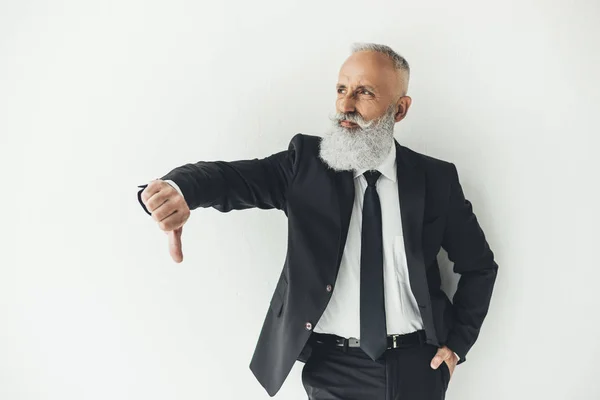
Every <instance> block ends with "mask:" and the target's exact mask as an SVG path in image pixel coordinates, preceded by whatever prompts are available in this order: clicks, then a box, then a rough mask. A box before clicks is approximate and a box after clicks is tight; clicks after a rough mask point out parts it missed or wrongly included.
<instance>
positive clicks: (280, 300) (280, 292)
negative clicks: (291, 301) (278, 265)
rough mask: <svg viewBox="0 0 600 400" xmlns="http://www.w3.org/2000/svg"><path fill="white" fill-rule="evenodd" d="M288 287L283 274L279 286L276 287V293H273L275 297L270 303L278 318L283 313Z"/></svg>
mask: <svg viewBox="0 0 600 400" xmlns="http://www.w3.org/2000/svg"><path fill="white" fill-rule="evenodd" d="M287 286H288V283H287V280H286V279H285V275H284V274H283V273H282V274H281V276H280V277H279V281H278V282H277V286H276V287H275V293H273V297H272V298H271V303H270V307H271V310H272V311H273V312H274V313H275V316H277V317H280V316H281V314H282V312H283V305H284V303H285V296H286V292H287Z"/></svg>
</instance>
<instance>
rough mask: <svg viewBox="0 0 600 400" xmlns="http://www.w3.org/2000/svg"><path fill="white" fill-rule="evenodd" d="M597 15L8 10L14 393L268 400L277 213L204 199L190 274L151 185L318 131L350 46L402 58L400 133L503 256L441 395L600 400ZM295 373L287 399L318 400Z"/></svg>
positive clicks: (1, 357)
mask: <svg viewBox="0 0 600 400" xmlns="http://www.w3.org/2000/svg"><path fill="white" fill-rule="evenodd" d="M599 19H600V3H599V2H598V1H596V0H588V1H585V0H582V1H542V0H538V1H533V0H528V1H523V0H520V1H516V0H510V1H508V0H503V1H496V2H489V1H488V2H484V1H474V0H473V1H453V2H447V1H442V0H439V1H418V2H417V1H412V2H408V1H389V2H382V1H372V0H370V1H368V2H367V1H362V2H357V1H343V2H341V1H339V2H333V1H330V2H326V1H315V2H292V1H275V0H271V1H237V2H217V1H214V2H202V3H200V2H196V1H188V2H184V1H181V0H171V1H163V2H158V1H141V0H140V1H135V0H120V1H95V2H92V1H75V0H65V1H47V2H44V1H24V0H21V1H16V0H14V1H9V0H2V1H0V133H1V139H0V149H1V150H0V152H1V153H0V160H1V161H0V162H1V165H0V168H1V171H2V185H1V187H2V194H1V196H0V198H1V200H0V201H1V207H0V210H1V214H2V219H1V221H2V238H1V241H0V243H1V244H0V245H1V246H2V248H1V251H0V398H1V399H3V400H29V399H60V400H67V399H68V400H71V399H77V400H79V399H86V400H88V399H89V400H92V399H93V400H96V399H98V400H100V399H102V400H105V399H119V400H120V399H124V400H125V399H136V400H137V399H144V400H151V399H198V398H203V399H206V398H211V399H240V398H243V399H267V398H269V397H268V396H267V394H266V392H265V391H264V390H263V388H262V387H261V386H260V385H259V384H258V382H257V381H256V380H255V379H254V376H253V375H252V373H251V371H250V369H249V368H248V365H249V362H250V358H251V356H252V353H253V351H254V345H255V344H256V340H257V338H258V334H259V331H260V327H261V325H262V322H263V318H264V315H265V313H266V312H267V308H268V302H269V299H270V296H271V294H272V291H273V289H274V287H275V283H276V281H277V278H278V276H279V271H280V270H281V267H282V265H283V261H284V257H285V248H286V233H287V231H286V229H287V225H286V219H285V215H284V214H283V213H282V212H280V211H276V210H272V211H263V210H245V211H233V212H230V213H227V214H222V213H220V212H218V211H216V210H214V209H211V208H209V209H197V210H195V211H193V212H192V217H191V218H190V220H189V222H188V224H187V225H186V226H185V228H184V231H183V246H184V262H183V263H182V264H175V263H174V262H172V261H171V259H170V257H169V254H168V249H167V241H166V239H167V238H166V235H165V234H164V233H162V232H161V231H160V230H159V229H158V227H157V226H156V224H155V223H154V222H153V221H152V220H151V219H150V217H149V216H147V215H146V214H145V213H144V212H143V210H142V209H141V208H140V206H139V205H138V203H137V198H136V193H137V185H138V184H141V183H145V182H147V181H148V180H149V179H153V178H156V177H159V176H162V175H163V174H165V173H166V172H168V171H170V170H171V169H172V168H174V167H176V166H179V165H181V164H184V163H186V162H194V161H197V160H207V161H208V160H235V159H245V158H255V157H264V156H267V155H270V154H272V153H275V152H277V151H281V150H284V149H286V148H287V145H288V143H289V140H290V139H291V138H292V136H293V135H294V134H295V133H298V132H303V133H308V134H314V135H321V134H322V132H323V131H324V129H325V128H326V127H327V126H328V120H327V116H328V115H329V114H330V113H331V112H332V111H333V109H334V99H335V84H336V82H337V72H338V69H339V67H340V65H341V64H342V62H343V61H344V60H345V58H346V57H347V56H348V54H349V46H350V44H351V43H352V42H355V41H359V42H376V43H384V44H387V45H389V46H391V47H392V48H394V49H395V50H396V51H398V52H399V53H400V54H402V55H403V56H405V57H406V58H407V59H408V61H409V63H410V65H411V68H412V79H411V82H410V87H409V95H411V97H412V98H413V104H412V106H411V108H410V110H409V112H408V116H407V118H406V119H405V120H403V121H401V122H400V123H399V124H397V125H396V138H397V139H398V140H399V141H400V142H401V143H402V144H404V145H406V146H408V147H410V148H412V149H414V150H416V151H419V152H423V153H425V154H429V155H431V156H434V157H437V158H441V159H445V160H449V161H452V162H454V163H455V164H456V165H457V167H458V170H459V174H460V178H461V182H462V185H463V189H464V191H465V194H466V196H467V198H468V199H470V200H471V201H472V203H473V205H474V210H475V213H476V215H477V216H478V219H479V221H480V224H481V226H482V228H483V229H484V232H485V233H486V236H487V239H488V241H489V243H490V246H491V248H492V250H493V251H494V253H495V255H496V261H497V262H498V264H499V266H500V269H499V275H498V279H497V282H496V286H495V288H494V294H493V298H492V304H491V307H490V311H489V314H488V317H487V319H486V321H485V322H484V326H483V328H482V330H481V335H480V337H479V339H478V341H477V342H476V343H475V345H474V347H473V348H472V350H471V352H470V353H469V354H468V356H467V357H468V360H467V362H465V363H464V364H462V365H460V366H458V367H457V369H456V371H455V374H454V376H453V378H452V380H451V382H450V386H449V389H448V394H447V399H449V400H457V399H460V400H480V399H486V400H505V399H532V398H535V399H557V400H558V399H560V400H563V399H584V400H587V399H590V400H592V399H598V398H600V385H599V383H598V381H599V379H598V377H599V375H598V365H599V364H598V359H599V357H600V344H599V336H600V322H599V319H598V307H599V306H600V301H599V300H598V294H597V293H598V280H599V278H600V262H599V261H598V253H597V248H598V243H599V239H600V238H599V236H600V235H599V233H598V232H599V231H598V229H599V228H598V227H599V226H600V221H599V211H598V200H599V195H598V177H597V175H598V172H600V164H599V162H598V159H597V158H596V157H597V151H598V145H599V140H598V136H597V135H598V134H599V131H600V129H599V128H600V124H599V123H598V110H599V106H600V95H599V93H600V87H599V86H600V85H599V78H598V74H599V71H600V51H599V50H600V28H598V20H599ZM440 257H441V258H442V260H443V257H444V253H443V252H442V253H441V254H440ZM442 265H443V266H444V268H445V272H444V273H445V276H446V280H445V283H444V285H445V288H447V289H448V292H449V294H450V295H451V294H452V292H453V290H454V288H455V284H456V276H454V275H453V274H452V272H451V265H450V264H448V263H447V262H443V263H442ZM302 366H303V364H302V363H299V362H298V363H296V364H295V366H294V369H293V370H292V371H291V373H290V375H289V377H288V379H287V381H286V383H285V384H284V386H283V388H282V389H281V391H280V393H279V394H278V398H282V399H305V398H306V395H305V393H304V389H303V387H302V385H301V377H300V372H301V368H302Z"/></svg>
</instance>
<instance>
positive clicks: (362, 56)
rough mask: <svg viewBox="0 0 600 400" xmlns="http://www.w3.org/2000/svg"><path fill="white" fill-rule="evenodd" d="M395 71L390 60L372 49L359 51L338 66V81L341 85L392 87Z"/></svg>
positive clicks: (395, 75) (395, 76)
mask: <svg viewBox="0 0 600 400" xmlns="http://www.w3.org/2000/svg"><path fill="white" fill-rule="evenodd" d="M396 80H397V71H396V69H395V68H394V64H393V62H392V60H390V59H389V57H387V56H386V55H384V54H381V53H378V52H374V51H359V52H356V53H353V54H351V55H350V57H348V58H347V59H346V61H345V62H344V63H343V64H342V66H341V68H340V72H339V75H338V83H340V84H343V85H367V84H368V85H373V86H377V87H379V88H385V87H388V88H393V87H394V86H395V82H396Z"/></svg>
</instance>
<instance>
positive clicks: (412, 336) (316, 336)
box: [309, 329, 427, 349]
mask: <svg viewBox="0 0 600 400" xmlns="http://www.w3.org/2000/svg"><path fill="white" fill-rule="evenodd" d="M426 338H427V337H426V335H425V331H424V330H423V329H421V330H418V331H414V332H411V333H405V334H401V335H388V336H387V343H388V346H387V348H388V349H397V348H404V347H412V346H417V345H419V346H420V345H422V344H424V343H425V340H426ZM309 341H310V342H311V343H317V344H326V345H334V346H340V347H344V348H345V349H347V348H348V347H360V340H359V339H356V338H353V337H351V338H345V337H342V336H338V335H334V334H331V333H319V332H314V331H313V332H312V333H311V335H310V338H309Z"/></svg>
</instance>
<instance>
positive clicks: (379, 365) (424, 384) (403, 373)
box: [302, 341, 450, 400]
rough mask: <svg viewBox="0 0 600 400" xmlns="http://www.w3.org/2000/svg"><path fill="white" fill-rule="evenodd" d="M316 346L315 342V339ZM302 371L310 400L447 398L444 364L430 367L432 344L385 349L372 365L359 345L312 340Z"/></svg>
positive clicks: (426, 399)
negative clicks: (310, 349)
mask: <svg viewBox="0 0 600 400" xmlns="http://www.w3.org/2000/svg"><path fill="white" fill-rule="evenodd" d="M311 342H312V341H311ZM312 346H313V351H312V354H311V356H310V357H309V359H308V360H307V361H306V363H305V364H304V367H303V369H302V384H303V386H304V389H305V390H306V393H307V394H308V399H309V400H443V399H444V398H445V394H446V389H447V388H448V382H449V380H450V370H449V368H448V365H446V362H442V364H441V365H440V366H439V367H438V368H437V369H432V368H431V366H430V363H431V359H432V358H433V357H434V356H435V353H436V352H437V347H436V346H434V345H430V344H426V343H423V344H421V345H419V344H416V345H413V346H411V347H405V348H396V349H387V350H386V351H385V353H383V355H382V356H381V357H380V358H378V359H377V360H376V361H373V360H371V359H370V358H369V356H367V355H366V354H365V353H364V352H363V351H362V349H360V348H359V347H348V348H347V349H344V347H338V346H334V345H331V344H323V343H316V342H312Z"/></svg>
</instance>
